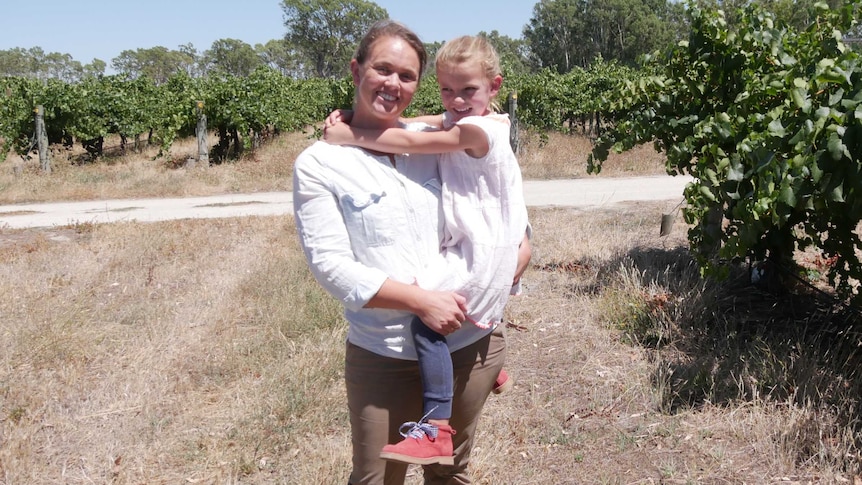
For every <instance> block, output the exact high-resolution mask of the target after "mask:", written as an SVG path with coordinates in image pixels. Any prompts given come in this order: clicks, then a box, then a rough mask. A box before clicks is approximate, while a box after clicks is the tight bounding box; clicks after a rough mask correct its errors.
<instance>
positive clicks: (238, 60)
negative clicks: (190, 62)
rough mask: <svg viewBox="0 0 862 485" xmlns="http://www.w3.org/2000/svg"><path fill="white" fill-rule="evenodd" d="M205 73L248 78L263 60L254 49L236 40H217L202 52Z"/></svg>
mask: <svg viewBox="0 0 862 485" xmlns="http://www.w3.org/2000/svg"><path fill="white" fill-rule="evenodd" d="M203 60H204V64H205V65H206V68H207V71H218V72H221V73H224V74H230V75H233V76H248V75H249V74H251V72H252V71H254V70H255V68H257V67H258V66H261V65H263V60H262V59H261V58H260V56H258V54H257V52H255V50H254V48H253V47H252V46H251V45H249V44H247V43H245V42H243V41H241V40H237V39H219V40H217V41H215V42H213V44H212V47H210V49H209V50H207V51H206V52H204V55H203Z"/></svg>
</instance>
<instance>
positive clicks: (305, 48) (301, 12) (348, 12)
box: [282, 0, 389, 78]
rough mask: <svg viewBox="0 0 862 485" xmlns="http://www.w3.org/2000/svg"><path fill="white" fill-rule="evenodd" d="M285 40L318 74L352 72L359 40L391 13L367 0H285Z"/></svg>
mask: <svg viewBox="0 0 862 485" xmlns="http://www.w3.org/2000/svg"><path fill="white" fill-rule="evenodd" d="M282 8H283V9H284V19H285V20H284V26H285V27H286V28H287V33H286V34H285V37H284V38H285V41H286V42H287V43H288V44H289V45H292V46H294V47H295V48H296V53H297V54H298V56H299V58H300V60H301V62H302V63H303V64H304V65H307V66H308V69H309V70H310V71H311V72H312V73H313V74H314V75H315V76H317V77H321V78H335V77H342V76H346V75H347V74H348V64H349V62H350V58H351V57H352V56H353V51H354V49H355V48H356V45H357V44H358V43H359V40H360V39H361V38H362V36H363V35H365V32H366V31H367V30H368V28H369V27H371V25H372V24H374V22H377V21H378V20H383V19H385V18H387V17H388V16H389V14H388V13H387V12H386V10H385V9H383V8H381V7H379V6H378V5H377V4H375V3H374V2H370V1H367V0H282Z"/></svg>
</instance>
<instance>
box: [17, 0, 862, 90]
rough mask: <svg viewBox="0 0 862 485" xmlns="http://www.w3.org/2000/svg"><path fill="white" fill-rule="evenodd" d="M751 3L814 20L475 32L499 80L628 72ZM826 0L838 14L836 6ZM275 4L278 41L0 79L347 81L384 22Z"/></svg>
mask: <svg viewBox="0 0 862 485" xmlns="http://www.w3.org/2000/svg"><path fill="white" fill-rule="evenodd" d="M753 3H757V4H759V5H760V7H761V8H763V9H764V10H766V11H769V12H771V13H772V14H773V15H774V16H775V18H776V21H778V22H781V23H783V24H786V25H788V26H791V27H794V28H804V27H805V26H807V25H808V24H809V23H810V22H811V20H812V19H813V18H814V17H813V16H814V4H815V0H764V1H760V2H752V1H750V0H693V1H689V2H688V3H682V2H679V1H670V0H540V1H539V2H537V3H536V4H535V5H534V7H533V13H532V16H531V18H530V19H528V20H527V22H526V23H525V25H524V28H523V31H522V36H521V37H520V38H512V37H509V36H506V35H502V34H500V33H499V32H497V31H491V32H482V33H480V34H481V35H484V36H486V37H488V38H489V39H490V40H491V42H492V44H493V45H494V47H495V48H496V49H497V51H498V52H499V54H500V57H501V60H502V63H503V67H504V74H506V75H507V76H513V75H523V74H530V73H537V72H540V71H541V70H543V69H551V70H554V71H556V72H559V73H567V72H569V71H571V70H572V69H574V68H576V67H581V68H585V67H587V66H589V65H591V64H592V63H593V61H594V60H595V59H597V58H601V59H604V60H606V61H615V62H618V63H620V64H622V65H625V66H631V67H634V66H638V65H640V63H641V60H642V58H643V56H644V55H647V54H649V53H651V52H655V51H658V50H663V49H666V48H668V47H670V46H672V45H673V44H674V43H676V42H677V41H679V40H681V39H683V38H685V37H686V36H687V35H688V32H689V31H690V28H691V25H690V20H689V15H688V14H689V12H690V11H691V10H692V9H694V8H699V9H704V8H705V9H722V10H724V11H725V13H726V16H725V18H726V21H727V22H728V24H729V25H734V24H735V23H736V22H738V20H739V16H740V15H741V14H740V13H739V12H741V11H742V10H741V9H743V8H744V7H746V6H747V5H749V4H753ZM826 3H827V4H828V5H829V6H830V7H831V8H836V7H837V6H838V5H839V4H840V3H841V0H827V2H826ZM281 7H282V9H283V11H284V27H285V35H284V37H283V38H281V39H273V40H270V41H268V42H266V43H264V44H256V45H253V46H252V45H250V44H248V43H246V42H243V41H242V40H239V39H230V38H223V39H219V40H216V41H215V42H213V44H212V45H211V46H210V47H209V48H208V49H205V50H203V51H199V50H198V49H196V48H195V46H194V45H192V44H185V45H180V46H177V47H176V48H168V47H165V46H153V47H142V48H138V49H135V50H124V51H122V52H121V53H120V54H119V55H118V56H117V57H116V58H114V59H111V60H110V61H109V62H106V61H104V60H100V59H93V60H92V61H91V62H89V63H86V64H82V63H81V62H80V61H78V60H75V59H73V58H72V56H71V55H69V54H64V53H57V52H50V53H47V52H44V51H43V50H42V49H41V48H39V47H31V48H23V47H16V48H13V49H9V50H0V76H24V77H33V78H37V79H42V80H44V79H48V78H53V79H60V80H63V81H66V82H78V81H80V80H82V79H84V78H86V77H88V76H98V75H104V74H105V73H106V70H107V68H108V65H110V67H111V68H112V70H113V71H114V72H116V73H117V74H120V75H124V76H127V77H129V78H130V79H137V78H139V77H148V78H150V79H153V80H154V81H155V82H156V83H157V84H160V83H163V82H166V81H167V79H168V78H169V77H170V76H171V75H172V74H174V73H177V72H185V73H186V74H188V75H189V76H191V77H205V76H208V75H224V74H228V75H233V76H247V75H249V74H251V73H252V72H253V71H254V70H255V69H256V68H258V67H260V66H269V67H271V68H272V69H275V70H277V71H279V72H280V73H281V74H283V75H285V76H289V77H292V78H295V79H309V78H330V79H332V78H340V77H344V76H346V75H347V74H348V73H347V71H346V69H347V65H348V61H349V60H350V57H351V55H352V54H353V49H354V48H355V45H356V43H357V42H358V40H359V38H360V37H361V36H362V35H363V34H364V32H365V31H366V30H367V28H368V26H369V25H371V24H372V23H373V22H375V21H377V20H380V19H383V18H386V17H388V15H389V14H388V12H387V11H386V10H385V9H384V8H382V7H380V6H378V5H377V4H376V3H374V2H373V1H370V0H282V2H281ZM465 33H470V34H475V33H474V32H465ZM847 34H848V35H851V36H852V35H854V32H848V33H847ZM855 37H859V34H858V29H857V31H855ZM439 46H440V42H434V43H428V44H427V47H428V49H429V51H430V52H431V53H432V54H433V52H435V51H436V49H437V48H439Z"/></svg>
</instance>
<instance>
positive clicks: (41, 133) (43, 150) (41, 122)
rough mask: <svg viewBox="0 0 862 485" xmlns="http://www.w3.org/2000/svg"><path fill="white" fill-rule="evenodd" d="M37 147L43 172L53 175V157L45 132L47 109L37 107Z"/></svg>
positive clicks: (40, 106)
mask: <svg viewBox="0 0 862 485" xmlns="http://www.w3.org/2000/svg"><path fill="white" fill-rule="evenodd" d="M33 111H35V113H36V145H37V146H38V147H39V164H40V165H41V166H42V171H43V172H45V173H51V157H50V152H49V151H48V134H47V133H46V132H45V107H44V106H42V105H39V106H36V109H35V110H33Z"/></svg>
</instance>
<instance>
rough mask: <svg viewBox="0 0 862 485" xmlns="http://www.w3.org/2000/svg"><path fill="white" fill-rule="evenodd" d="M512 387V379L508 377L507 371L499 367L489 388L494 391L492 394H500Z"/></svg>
mask: <svg viewBox="0 0 862 485" xmlns="http://www.w3.org/2000/svg"><path fill="white" fill-rule="evenodd" d="M510 387H512V379H509V373H508V372H506V369H500V373H499V374H497V380H495V381H494V387H493V388H492V389H491V390H492V391H494V394H502V393H504V392H506V391H508V390H509V388H510Z"/></svg>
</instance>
